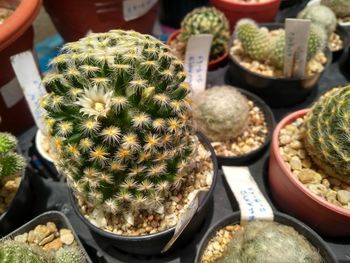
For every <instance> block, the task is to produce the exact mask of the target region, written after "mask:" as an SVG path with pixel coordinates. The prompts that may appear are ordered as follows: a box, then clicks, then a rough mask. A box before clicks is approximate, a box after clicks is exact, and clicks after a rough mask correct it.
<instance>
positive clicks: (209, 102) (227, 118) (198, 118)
mask: <svg viewBox="0 0 350 263" xmlns="http://www.w3.org/2000/svg"><path fill="white" fill-rule="evenodd" d="M193 108H194V110H193V119H194V122H195V124H196V126H197V127H198V129H199V130H201V131H202V132H203V133H204V134H205V135H206V136H207V137H208V138H209V139H210V140H211V141H226V140H230V139H233V138H235V137H237V136H238V135H240V134H241V133H243V131H244V130H245V128H246V126H247V124H248V120H249V118H248V117H249V105H248V100H247V99H246V97H244V96H243V95H242V94H241V93H240V92H239V91H238V90H237V89H235V88H233V87H230V86H216V87H213V88H210V89H207V90H205V91H203V92H202V93H200V94H199V95H198V96H197V97H196V99H195V101H194V106H193Z"/></svg>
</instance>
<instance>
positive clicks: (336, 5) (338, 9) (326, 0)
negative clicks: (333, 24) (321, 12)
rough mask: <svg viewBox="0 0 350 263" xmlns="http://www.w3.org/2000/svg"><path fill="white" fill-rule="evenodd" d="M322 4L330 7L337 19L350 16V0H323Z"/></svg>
mask: <svg viewBox="0 0 350 263" xmlns="http://www.w3.org/2000/svg"><path fill="white" fill-rule="evenodd" d="M321 4H322V5H325V6H327V7H329V8H330V9H332V11H333V12H334V13H335V14H336V16H337V17H340V18H342V17H348V16H350V1H349V0H321Z"/></svg>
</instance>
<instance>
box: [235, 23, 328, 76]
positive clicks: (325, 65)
mask: <svg viewBox="0 0 350 263" xmlns="http://www.w3.org/2000/svg"><path fill="white" fill-rule="evenodd" d="M258 25H259V26H263V27H272V26H276V27H277V28H279V27H283V24H282V23H259V24H258ZM235 39H236V38H235V37H233V38H232V41H231V43H233V40H235ZM230 49H231V48H230ZM323 53H324V55H325V56H326V58H327V62H326V64H324V66H323V70H322V71H321V72H319V73H316V74H314V75H311V76H304V77H302V78H289V79H288V78H285V77H271V76H266V75H263V74H259V73H256V72H255V71H252V70H250V69H248V68H246V67H244V66H242V65H241V64H240V63H239V62H238V61H237V59H235V58H234V56H233V55H232V54H231V52H229V57H230V61H231V63H234V64H236V65H237V66H238V67H239V68H241V69H242V70H244V71H248V72H249V73H250V74H252V75H253V76H255V77H259V78H264V79H270V80H284V81H298V80H307V79H311V78H313V77H315V76H317V75H321V74H323V73H324V72H325V71H326V69H327V68H328V66H329V65H330V64H331V63H332V58H333V55H332V52H331V51H330V50H329V48H328V47H326V48H325V49H324V50H323Z"/></svg>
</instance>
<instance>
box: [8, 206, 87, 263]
mask: <svg viewBox="0 0 350 263" xmlns="http://www.w3.org/2000/svg"><path fill="white" fill-rule="evenodd" d="M47 222H53V223H55V224H56V226H57V228H58V229H61V228H67V229H70V230H71V231H72V234H73V236H74V239H75V241H76V242H77V245H78V246H79V248H80V249H81V251H82V252H83V254H84V256H85V258H86V261H87V263H92V261H91V259H90V257H89V256H88V254H87V253H86V251H85V248H84V246H83V245H82V243H81V242H80V240H79V237H78V235H77V233H75V231H74V229H73V227H72V225H71V223H70V222H69V220H68V218H67V217H66V216H65V215H64V214H63V213H61V212H58V211H48V212H45V213H43V214H41V215H38V216H37V217H35V218H33V219H32V220H30V221H29V222H27V223H26V224H24V225H23V226H21V227H19V228H18V229H16V230H15V231H13V232H11V233H10V234H8V235H7V236H6V237H5V238H14V237H15V236H18V235H21V234H24V233H28V232H29V231H30V230H33V229H34V228H35V227H36V226H37V225H46V223H47Z"/></svg>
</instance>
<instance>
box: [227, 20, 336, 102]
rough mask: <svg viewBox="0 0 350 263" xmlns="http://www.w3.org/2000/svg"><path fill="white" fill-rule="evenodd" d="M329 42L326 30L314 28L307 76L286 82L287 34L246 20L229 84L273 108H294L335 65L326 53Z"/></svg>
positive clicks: (237, 38) (241, 26)
mask: <svg viewBox="0 0 350 263" xmlns="http://www.w3.org/2000/svg"><path fill="white" fill-rule="evenodd" d="M326 42H327V35H326V33H325V31H324V28H322V27H320V26H316V25H314V24H312V25H311V30H310V36H309V40H308V51H307V61H308V63H307V65H306V68H305V76H304V77H302V78H286V77H284V75H283V67H284V49H285V31H284V30H283V29H282V25H280V24H273V25H269V26H268V28H267V27H259V26H258V25H257V24H255V22H254V21H252V20H249V19H242V20H241V21H240V22H239V23H238V24H237V26H236V30H235V39H234V41H233V46H232V48H231V51H230V58H231V59H230V67H229V70H228V73H227V74H228V81H229V82H232V83H234V84H239V85H240V86H242V87H243V88H245V89H248V90H250V91H252V92H253V93H255V94H257V95H259V96H260V97H261V98H262V99H264V100H265V102H266V103H267V104H269V105H270V106H273V107H288V106H293V105H295V104H297V103H300V102H301V101H303V100H305V98H306V97H307V96H308V95H309V94H310V93H311V91H312V90H313V89H314V88H315V87H316V84H317V82H318V80H319V78H320V77H321V75H322V73H323V72H324V70H325V68H326V67H327V65H329V64H330V63H331V61H332V59H331V56H332V54H331V52H329V50H327V49H326V50H325V51H324V47H325V45H326Z"/></svg>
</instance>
